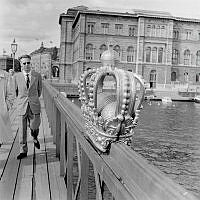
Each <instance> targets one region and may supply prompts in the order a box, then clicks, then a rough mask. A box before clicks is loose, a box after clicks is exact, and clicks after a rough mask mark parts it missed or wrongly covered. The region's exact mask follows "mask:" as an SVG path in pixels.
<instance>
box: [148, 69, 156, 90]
mask: <svg viewBox="0 0 200 200" xmlns="http://www.w3.org/2000/svg"><path fill="white" fill-rule="evenodd" d="M149 83H150V88H155V87H156V70H151V72H150V77H149Z"/></svg>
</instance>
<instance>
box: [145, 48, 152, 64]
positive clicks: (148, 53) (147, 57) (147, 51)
mask: <svg viewBox="0 0 200 200" xmlns="http://www.w3.org/2000/svg"><path fill="white" fill-rule="evenodd" d="M150 61H151V47H147V48H146V62H150Z"/></svg>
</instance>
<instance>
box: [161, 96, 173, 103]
mask: <svg viewBox="0 0 200 200" xmlns="http://www.w3.org/2000/svg"><path fill="white" fill-rule="evenodd" d="M162 103H172V99H171V98H170V97H163V98H162Z"/></svg>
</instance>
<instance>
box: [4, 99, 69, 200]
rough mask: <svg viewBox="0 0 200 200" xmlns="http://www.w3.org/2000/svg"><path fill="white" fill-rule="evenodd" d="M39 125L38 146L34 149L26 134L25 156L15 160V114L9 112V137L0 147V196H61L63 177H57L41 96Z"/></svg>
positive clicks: (22, 199) (56, 199)
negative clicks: (10, 122)
mask: <svg viewBox="0 0 200 200" xmlns="http://www.w3.org/2000/svg"><path fill="white" fill-rule="evenodd" d="M41 105H42V112H41V125H40V133H39V141H40V145H41V148H40V149H39V150H38V149H35V148H34V145H33V142H32V138H31V136H30V134H29V138H28V148H29V150H28V156H27V158H25V159H22V160H17V159H16V157H17V155H18V154H19V139H18V134H19V132H18V118H17V112H16V111H15V110H13V111H12V113H11V121H12V129H13V136H14V137H13V141H11V142H10V143H8V144H5V145H2V147H1V148H0V199H1V200H11V199H12V200H48V199H50V200H62V199H66V197H67V191H66V186H65V182H64V178H63V177H60V163H59V158H57V157H56V147H55V145H54V144H53V137H52V135H51V129H50V128H49V123H48V119H47V115H46V112H45V108H44V102H43V99H41Z"/></svg>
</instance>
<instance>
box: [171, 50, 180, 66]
mask: <svg viewBox="0 0 200 200" xmlns="http://www.w3.org/2000/svg"><path fill="white" fill-rule="evenodd" d="M178 57H179V53H178V50H177V49H173V52H172V64H178Z"/></svg>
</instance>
